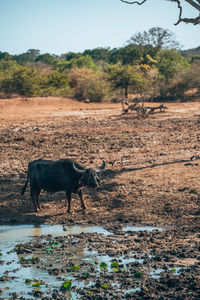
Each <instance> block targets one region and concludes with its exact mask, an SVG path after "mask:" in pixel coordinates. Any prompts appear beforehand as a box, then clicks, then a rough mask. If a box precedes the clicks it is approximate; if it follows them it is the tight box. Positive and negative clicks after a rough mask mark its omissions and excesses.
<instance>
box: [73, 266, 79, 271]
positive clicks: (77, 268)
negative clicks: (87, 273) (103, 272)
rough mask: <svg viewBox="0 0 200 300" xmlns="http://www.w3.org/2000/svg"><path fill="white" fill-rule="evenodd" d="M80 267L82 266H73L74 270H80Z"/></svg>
mask: <svg viewBox="0 0 200 300" xmlns="http://www.w3.org/2000/svg"><path fill="white" fill-rule="evenodd" d="M80 269H81V267H80V266H78V265H74V266H73V267H72V270H73V271H79V270H80Z"/></svg>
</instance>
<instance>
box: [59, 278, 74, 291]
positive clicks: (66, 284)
mask: <svg viewBox="0 0 200 300" xmlns="http://www.w3.org/2000/svg"><path fill="white" fill-rule="evenodd" d="M71 287H72V281H71V280H68V281H65V282H63V284H62V286H61V290H63V291H69V290H70V289H71Z"/></svg>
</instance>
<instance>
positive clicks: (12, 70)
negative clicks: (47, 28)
mask: <svg viewBox="0 0 200 300" xmlns="http://www.w3.org/2000/svg"><path fill="white" fill-rule="evenodd" d="M178 47H179V45H178V43H177V41H176V38H175V36H174V34H173V33H172V32H171V31H169V30H166V29H162V28H160V27H153V28H150V29H149V30H148V31H144V32H141V33H137V34H135V35H133V36H132V37H131V38H130V39H129V41H128V43H127V45H126V46H124V47H120V48H114V49H110V48H103V47H100V48H95V49H92V50H90V49H87V50H85V51H84V52H83V53H74V52H68V53H66V54H62V55H60V56H56V55H53V54H50V53H45V54H41V53H40V51H39V50H37V49H29V50H28V51H27V52H25V53H22V54H19V55H10V54H9V53H7V52H0V98H5V97H10V96H12V95H19V96H25V97H26V96H31V97H33V96H61V97H74V98H77V99H79V100H85V99H89V100H90V101H93V102H100V101H103V100H104V99H108V100H109V99H112V98H116V97H117V98H118V97H121V96H122V94H123V96H125V97H128V95H129V94H135V95H137V96H138V95H141V96H145V97H146V98H149V99H153V98H156V99H158V98H159V99H164V100H167V99H175V98H176V97H180V98H181V99H185V98H186V97H187V98H188V97H190V93H189V90H192V91H193V94H194V95H195V94H196V95H199V92H200V88H199V87H200V76H199V74H200V72H199V71H200V56H199V55H198V53H199V52H198V51H199V48H197V51H196V52H195V51H192V50H191V49H190V50H188V51H189V52H187V53H186V51H182V52H181V51H180V50H179V49H178Z"/></svg>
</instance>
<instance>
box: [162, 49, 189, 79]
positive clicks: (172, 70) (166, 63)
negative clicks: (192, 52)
mask: <svg viewBox="0 0 200 300" xmlns="http://www.w3.org/2000/svg"><path fill="white" fill-rule="evenodd" d="M157 61H158V64H157V67H158V70H159V73H160V74H161V75H163V76H164V78H165V80H166V82H167V83H168V82H169V80H170V79H172V78H173V77H174V76H176V74H177V73H178V72H179V71H180V70H184V69H187V68H188V67H189V63H188V61H187V59H185V58H184V57H183V56H182V55H181V54H180V53H179V52H178V51H177V50H175V49H171V50H168V49H166V50H162V51H159V53H158V55H157Z"/></svg>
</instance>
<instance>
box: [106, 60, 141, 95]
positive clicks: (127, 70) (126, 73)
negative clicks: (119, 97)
mask: <svg viewBox="0 0 200 300" xmlns="http://www.w3.org/2000/svg"><path fill="white" fill-rule="evenodd" d="M108 78H109V80H110V81H111V82H112V84H113V87H114V88H121V89H123V90H124V96H125V97H126V98H127V97H128V90H129V88H131V91H132V92H133V93H138V92H142V90H143V89H144V86H145V78H144V76H143V74H142V72H140V71H139V67H136V66H130V65H125V66H122V65H121V64H120V63H118V64H116V65H113V66H111V67H110V69H109V73H108Z"/></svg>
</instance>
